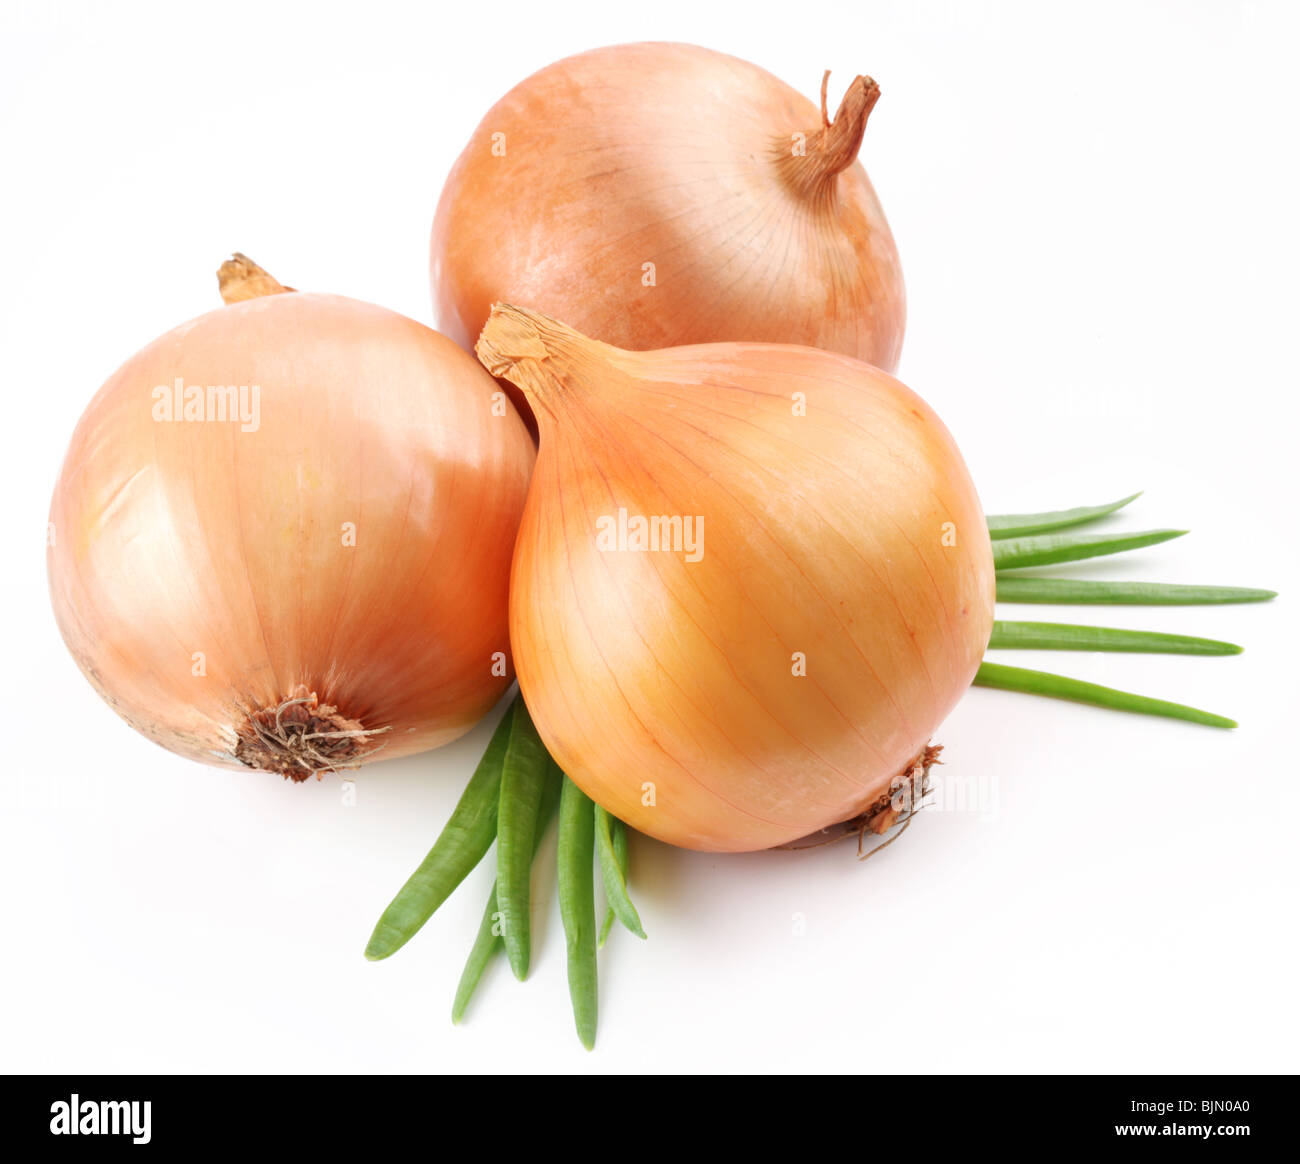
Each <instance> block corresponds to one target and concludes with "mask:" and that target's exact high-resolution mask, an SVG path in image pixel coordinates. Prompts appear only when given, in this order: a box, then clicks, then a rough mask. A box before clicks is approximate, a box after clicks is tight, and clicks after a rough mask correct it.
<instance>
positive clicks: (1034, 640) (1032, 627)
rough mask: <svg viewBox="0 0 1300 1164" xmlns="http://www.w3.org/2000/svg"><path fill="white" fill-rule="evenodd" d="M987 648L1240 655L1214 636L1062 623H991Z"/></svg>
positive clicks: (1239, 650) (1236, 648)
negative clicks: (1201, 636)
mask: <svg viewBox="0 0 1300 1164" xmlns="http://www.w3.org/2000/svg"><path fill="white" fill-rule="evenodd" d="M989 648H990V650H1001V651H1007V650H1010V651H1016V650H1036V651H1136V652H1142V653H1148V654H1161V655H1240V654H1241V648H1240V647H1239V646H1237V645H1236V644H1235V643H1225V642H1220V641H1219V640H1218V639H1201V638H1195V637H1194V636H1192V635H1168V634H1160V633H1158V632H1156V631H1135V630H1118V629H1116V628H1114V627H1106V626H1080V625H1077V624H1075V623H1066V622H1002V621H998V622H995V623H994V624H993V637H992V638H991V639H990V640H989Z"/></svg>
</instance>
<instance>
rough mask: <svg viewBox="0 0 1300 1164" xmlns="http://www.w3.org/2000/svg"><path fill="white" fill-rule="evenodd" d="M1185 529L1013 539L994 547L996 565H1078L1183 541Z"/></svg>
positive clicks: (1016, 567)
mask: <svg viewBox="0 0 1300 1164" xmlns="http://www.w3.org/2000/svg"><path fill="white" fill-rule="evenodd" d="M1186 532H1187V531H1186V530H1185V529H1151V530H1143V531H1142V532H1140V533H1128V534H1044V535H1042V536H1040V537H1029V538H1009V539H1007V540H1006V541H1002V542H994V543H993V565H994V567H995V568H997V569H999V570H1019V569H1022V568H1023V567H1026V566H1050V565H1051V564H1052V563H1053V562H1077V561H1079V560H1080V559H1082V558H1099V557H1102V556H1103V555H1105V554H1119V553H1123V552H1124V551H1125V550H1137V549H1141V548H1142V547H1143V546H1154V545H1157V544H1158V543H1160V542H1167V541H1169V539H1170V538H1180V537H1182V536H1183V534H1185V533H1186Z"/></svg>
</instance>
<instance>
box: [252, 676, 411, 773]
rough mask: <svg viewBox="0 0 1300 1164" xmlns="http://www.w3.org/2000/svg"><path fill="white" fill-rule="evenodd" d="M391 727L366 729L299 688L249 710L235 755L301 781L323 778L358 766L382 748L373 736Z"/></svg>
mask: <svg viewBox="0 0 1300 1164" xmlns="http://www.w3.org/2000/svg"><path fill="white" fill-rule="evenodd" d="M391 730H392V728H391V727H379V728H366V727H363V726H362V724H361V721H360V720H356V719H349V718H348V717H347V716H345V715H341V714H340V713H339V710H338V708H337V707H332V706H330V705H329V704H328V703H321V702H320V701H319V700H318V699H317V698H316V693H315V692H314V691H308V690H307V688H306V687H302V686H299V687H298V688H297V689H296V690H295V691H294V692H293V694H292V695H290V696H289V697H288V698H287V699H285V700H283V701H282V702H281V703H278V704H277V705H276V706H274V707H263V708H256V709H253V710H248V709H245V712H244V722H243V723H241V724H240V725H239V726H238V727H237V728H236V731H235V734H236V736H237V739H236V742H235V748H234V756H235V759H236V760H238V761H239V762H240V763H241V764H246V765H247V766H248V767H250V768H257V769H260V770H261V771H264V772H278V773H279V774H280V775H281V776H283V777H284V778H285V779H286V780H292V781H293V782H294V783H295V784H301V783H302V782H303V781H304V780H306V779H307V778H308V777H309V776H315V777H316V779H317V780H319V779H320V778H321V777H322V776H323V775H324V774H325V773H326V772H338V771H340V770H342V769H346V768H355V767H357V766H358V765H359V764H360V763H361V762H362V760H364V759H365V758H366V757H367V756H370V755H372V754H373V753H375V752H377V751H379V749H380V748H382V747H383V745H382V744H379V745H377V746H374V747H370V746H368V741H369V740H370V738H371V737H372V736H377V735H382V734H383V733H384V732H387V731H391Z"/></svg>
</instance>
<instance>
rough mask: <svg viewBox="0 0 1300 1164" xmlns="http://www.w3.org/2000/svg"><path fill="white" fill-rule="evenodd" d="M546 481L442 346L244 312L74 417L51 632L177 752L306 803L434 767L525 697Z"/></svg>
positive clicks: (268, 304) (260, 310)
mask: <svg viewBox="0 0 1300 1164" xmlns="http://www.w3.org/2000/svg"><path fill="white" fill-rule="evenodd" d="M274 289H275V290H283V289H282V288H279V287H278V285H276V287H275V288H274ZM251 293H253V294H257V293H259V292H251ZM234 297H236V298H238V296H234ZM494 397H495V399H494ZM532 462H533V448H532V443H531V441H530V439H529V437H528V434H527V431H526V430H525V428H524V425H523V423H522V422H521V421H520V419H519V417H518V416H517V415H516V413H515V411H514V409H513V408H510V407H509V405H508V402H506V401H505V400H504V399H503V397H502V395H501V393H500V392H499V390H498V386H497V384H496V383H495V381H493V380H492V378H491V377H490V376H488V375H487V374H486V373H485V372H484V371H483V369H482V368H481V367H480V366H479V365H478V364H477V363H476V362H475V361H474V360H473V359H472V358H471V357H470V356H468V355H467V354H466V353H465V352H464V351H462V350H461V349H460V348H459V347H457V346H456V345H455V344H454V343H452V342H451V341H450V340H448V339H446V338H445V337H443V336H441V335H439V334H437V333H436V332H434V331H431V330H430V329H429V328H426V327H424V326H422V325H420V324H418V323H415V322H414V321H412V320H410V319H406V318H404V317H402V316H400V315H397V314H395V313H393V312H390V311H387V310H384V309H383V308H380V307H376V306H372V305H370V304H366V303H360V302H356V301H354V300H350V299H345V298H341V297H337V296H330V295H308V294H274V295H271V296H270V297H267V298H252V299H248V300H247V301H246V302H239V303H235V304H234V305H232V306H227V307H224V308H222V309H220V310H217V311H214V312H211V313H210V314H208V315H204V316H201V317H199V318H198V319H195V320H193V321H191V322H189V323H187V324H184V325H183V326H181V327H178V328H176V329H175V330H173V331H170V332H168V333H167V334H166V335H164V336H162V337H161V338H160V339H158V340H156V341H154V342H153V343H152V344H150V345H149V346H148V347H146V348H144V349H143V350H142V351H141V352H139V353H138V354H136V355H135V356H133V357H132V358H131V359H130V360H128V361H127V362H126V364H125V365H123V366H122V367H121V368H120V369H119V370H118V371H117V372H116V373H115V374H114V375H113V376H112V378H111V379H110V380H109V381H108V382H107V383H106V384H105V385H104V387H103V388H102V389H101V390H100V392H99V393H98V395H97V396H96V397H95V398H94V400H93V401H92V402H91V404H90V406H89V407H88V408H87V410H86V412H85V414H84V415H83V417H82V418H81V421H80V423H79V424H78V425H77V428H76V431H75V433H74V435H73V438H72V443H71V447H70V448H69V450H68V453H67V457H66V460H65V462H64V465H63V469H62V472H61V475H60V477H59V480H58V484H57V486H56V488H55V491H54V499H53V502H52V505H51V508H50V533H49V538H48V541H49V548H48V564H49V580H50V594H51V598H52V600H53V604H54V613H55V616H56V618H57V620H58V625H59V628H60V630H61V632H62V634H63V638H64V640H65V642H66V643H67V645H68V648H69V649H70V650H71V652H72V655H73V657H74V658H75V659H76V661H77V663H78V665H79V666H80V668H81V670H82V671H83V672H84V673H85V674H86V676H87V677H88V678H89V680H90V681H91V683H92V684H93V685H94V686H95V688H96V690H98V691H99V693H100V694H101V695H102V696H103V697H104V699H105V700H107V701H108V703H109V704H110V705H111V706H112V707H113V709H114V710H115V711H117V712H118V714H119V715H121V716H122V717H123V718H124V719H125V720H126V721H127V722H128V723H129V724H131V725H132V726H133V727H134V728H136V729H137V730H138V731H140V732H141V733H142V734H144V735H145V736H147V737H148V738H149V739H151V740H153V741H155V742H156V743H158V744H161V745H162V746H163V747H165V748H169V749H171V750H172V751H173V752H176V753H179V754H180V755H183V756H187V757H190V758H193V759H196V760H202V761H206V762H208V763H214V764H228V765H240V764H242V765H244V766H248V767H253V768H261V769H266V770H269V771H274V772H279V773H281V774H282V775H284V776H286V777H290V778H292V779H294V780H303V779H306V778H307V777H308V776H310V775H312V774H313V773H314V774H316V775H319V774H320V773H322V772H324V771H327V770H336V769H341V768H348V767H354V766H356V765H357V764H359V763H360V762H362V761H363V760H366V759H368V758H370V757H371V756H375V757H378V758H389V757H395V756H401V755H405V754H408V753H411V752H417V751H422V750H424V749H427V748H434V747H437V746H439V745H440V744H443V743H446V742H447V741H449V740H451V739H453V738H455V737H456V736H458V735H460V734H462V733H463V732H465V731H467V730H468V729H469V728H470V727H471V726H472V725H473V724H474V723H475V722H476V721H477V720H478V719H479V718H480V717H481V716H482V715H483V714H484V713H485V712H486V711H487V710H488V709H489V708H490V707H491V706H492V704H493V703H494V702H495V701H496V700H497V699H498V697H499V696H501V695H502V694H503V693H504V692H505V691H506V689H507V688H508V687H509V685H510V683H511V682H512V680H513V673H512V669H511V664H510V661H509V641H508V628H507V592H508V585H509V568H510V554H511V549H512V546H513V541H514V535H515V531H516V528H517V526H518V522H519V518H520V515H521V513H522V509H523V504H524V498H525V495H526V491H527V483H528V478H529V474H530V472H531V469H532Z"/></svg>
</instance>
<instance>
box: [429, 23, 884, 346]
mask: <svg viewBox="0 0 1300 1164" xmlns="http://www.w3.org/2000/svg"><path fill="white" fill-rule="evenodd" d="M878 94H879V90H878V89H877V88H876V86H875V82H873V81H870V80H869V79H868V78H865V77H858V78H855V80H854V82H853V83H852V84H851V85H850V86H849V90H848V92H847V93H846V95H845V98H844V102H843V104H842V105H841V108H840V111H839V113H838V114H837V115H836V117H835V119H834V122H833V124H832V125H831V126H829V127H825V126H824V125H823V118H824V114H823V113H822V112H821V111H819V110H818V108H817V107H816V106H815V105H814V104H813V103H812V102H811V101H809V100H808V99H807V98H805V97H803V96H802V95H801V94H799V93H798V92H796V91H795V90H794V89H792V88H790V87H789V86H788V85H786V84H784V83H783V82H781V81H779V80H777V78H775V77H773V76H772V75H771V74H769V73H767V72H765V71H764V70H762V69H760V68H758V67H757V66H756V65H751V64H749V63H747V62H745V61H742V60H738V59H737V58H735V57H730V56H725V55H723V54H721V53H717V52H713V51H711V50H708V49H703V48H696V47H693V46H691V45H681V44H630V45H621V46H618V47H614V48H603V49H597V50H595V51H592V52H587V53H583V54H581V55H579V56H575V57H570V58H568V59H566V60H562V61H559V62H558V63H556V64H553V65H551V66H549V67H548V68H545V69H543V70H541V72H539V73H535V74H534V75H533V76H531V77H529V78H528V79H527V80H525V81H524V82H522V83H521V84H520V85H518V86H516V87H515V88H514V89H513V90H511V91H510V92H509V93H508V94H507V95H506V96H505V97H503V98H502V99H501V100H500V101H499V102H498V103H497V104H496V105H495V106H494V107H493V108H492V110H491V111H490V112H489V113H488V114H487V116H486V117H485V118H484V119H483V121H482V123H481V124H480V125H479V127H478V129H477V130H475V132H474V135H473V137H472V138H471V140H470V142H469V144H468V145H467V146H466V148H465V150H464V152H463V153H462V154H461V156H460V158H459V160H458V161H457V162H456V164H455V167H454V168H453V169H452V172H451V175H450V176H449V178H448V180H447V184H446V187H445V188H444V190H443V194H442V198H441V200H440V202H439V204H438V210H437V214H436V217H435V221H434V225H433V235H432V241H431V245H430V269H431V275H432V284H433V290H434V305H435V311H436V314H437V317H438V320H439V327H440V328H441V330H442V331H443V332H444V333H445V334H447V335H449V336H451V337H452V338H453V339H455V340H457V341H458V342H459V343H462V344H464V345H466V346H467V347H468V346H469V345H470V344H472V343H473V342H474V340H475V339H476V338H477V336H478V334H479V332H480V330H481V329H482V327H483V325H484V323H485V322H486V321H487V318H488V313H489V311H490V309H491V306H492V304H493V303H494V302H497V301H498V300H505V301H508V302H511V303H519V304H525V305H528V306H529V307H532V308H535V309H537V310H539V311H545V312H546V313H547V314H549V315H552V316H555V317H557V318H560V319H563V320H565V321H566V322H567V323H569V324H570V325H571V326H573V327H575V328H577V329H578V330H579V331H581V332H583V333H584V334H586V335H589V336H592V337H594V338H596V339H599V340H603V341H605V342H607V343H611V344H616V345H618V346H619V347H623V348H629V349H633V350H645V349H651V348H664V347H670V346H677V345H682V344H694V343H708V342H714V341H721V342H730V341H738V340H755V341H763V342H771V343H791V344H803V345H807V346H811V347H819V348H823V349H825V350H827V351H835V352H841V353H843V354H845V355H849V356H853V357H855V358H857V359H859V360H865V361H866V362H868V363H872V364H875V365H877V366H878V367H881V368H884V369H885V370H887V371H892V370H893V369H894V368H895V367H896V366H897V364H898V357H899V353H900V350H901V347H902V341H903V327H904V322H905V314H906V312H905V304H904V292H903V279H902V273H901V269H900V266H899V261H898V252H897V249H896V248H895V245H894V240H893V236H892V235H891V233H890V230H889V226H888V224H887V223H886V221H885V216H884V212H883V211H882V210H881V208H880V203H879V201H878V199H877V198H876V195H875V191H874V190H873V189H872V186H871V183H870V181H869V180H868V178H867V174H866V171H865V170H864V169H863V167H862V165H861V163H860V162H857V161H856V160H855V157H856V154H857V150H858V146H859V144H860V142H861V138H862V131H863V128H864V127H865V124H866V117H867V114H868V113H869V112H870V110H871V107H872V105H874V103H875V99H876V97H877V96H878ZM795 133H803V134H804V135H805V138H806V141H805V143H804V154H803V155H802V156H795V155H794V153H793V150H794V142H793V135H794V134H795ZM497 134H504V139H501V138H499V137H497V138H494V135H497ZM502 140H504V150H505V153H504V156H501V155H500V144H501V142H502ZM494 143H495V144H497V146H498V150H497V153H495V154H494V152H493V147H494ZM646 263H653V264H654V265H655V269H654V278H655V285H654V286H646V285H644V278H645V271H644V264H646Z"/></svg>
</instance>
